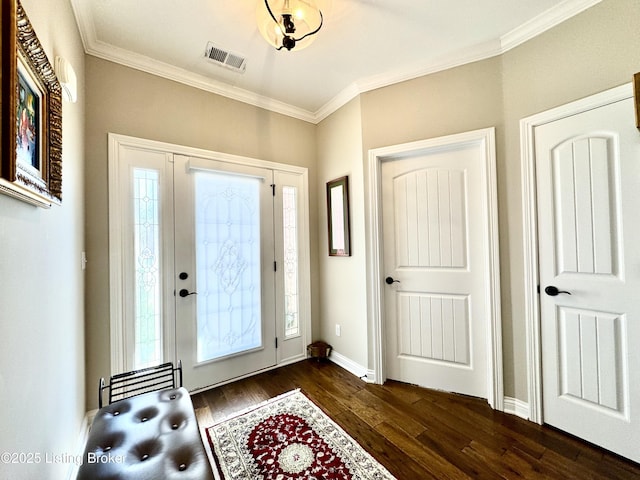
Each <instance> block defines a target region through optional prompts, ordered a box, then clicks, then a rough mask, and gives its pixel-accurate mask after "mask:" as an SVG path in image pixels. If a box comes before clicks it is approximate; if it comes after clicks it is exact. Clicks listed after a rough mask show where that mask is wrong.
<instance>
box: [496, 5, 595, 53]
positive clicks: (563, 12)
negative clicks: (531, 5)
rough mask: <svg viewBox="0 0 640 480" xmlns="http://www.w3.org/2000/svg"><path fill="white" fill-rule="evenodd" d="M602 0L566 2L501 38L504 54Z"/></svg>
mask: <svg viewBox="0 0 640 480" xmlns="http://www.w3.org/2000/svg"><path fill="white" fill-rule="evenodd" d="M601 1H602V0H565V1H564V2H562V3H560V4H558V5H557V6H555V7H553V8H551V9H549V10H547V11H546V12H543V13H541V14H540V15H538V16H537V17H535V18H532V19H531V20H529V21H528V22H525V23H523V24H522V25H520V26H519V27H517V28H514V29H513V30H511V31H510V32H508V33H506V34H504V35H503V36H502V37H500V42H501V44H502V53H505V52H508V51H509V50H511V49H512V48H515V47H517V46H518V45H522V44H523V43H525V42H526V41H528V40H531V39H532V38H534V37H537V36H538V35H540V34H542V33H544V32H546V31H547V30H550V29H552V28H553V27H555V26H557V25H559V24H561V23H562V22H564V21H565V20H569V19H570V18H571V17H574V16H576V15H578V14H579V13H582V12H584V11H585V10H586V9H588V8H591V7H593V6H594V5H597V4H598V3H600V2H601Z"/></svg>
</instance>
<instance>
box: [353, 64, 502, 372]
mask: <svg viewBox="0 0 640 480" xmlns="http://www.w3.org/2000/svg"><path fill="white" fill-rule="evenodd" d="M380 112H383V113H382V114H381V113H380ZM502 112H503V106H502V76H501V61H500V58H499V57H496V58H492V59H488V60H485V61H482V62H475V63H471V64H469V65H464V66H461V67H458V68H454V69H450V70H446V71H443V72H439V73H436V74H433V75H428V76H424V77H420V78H417V79H414V80H411V81H408V82H403V83H400V84H396V85H392V86H390V87H386V88H382V89H379V90H375V91H372V92H369V93H366V94H364V95H362V137H363V147H364V150H363V156H362V158H361V162H363V164H365V165H366V162H367V161H368V154H367V152H368V151H369V150H370V149H372V148H377V147H384V146H389V145H396V144H401V143H406V142H411V141H416V140H424V139H429V138H435V137H439V136H443V135H448V134H453V133H460V132H466V131H470V130H477V129H480V128H486V127H492V126H495V127H496V136H497V139H498V142H500V139H501V138H502V135H503V131H504V129H503V124H502ZM498 168H500V166H498ZM501 180H502V179H501V178H500V175H498V183H499V189H500V190H503V189H504V185H503V182H502V181H501ZM367 181H368V180H367ZM500 213H501V212H500ZM362 275H363V276H364V275H365V272H363V273H362ZM508 293H509V292H508V291H506V292H503V300H504V299H505V297H506V299H507V301H508ZM370 328H371V327H370ZM368 358H369V364H368V365H369V368H373V348H372V346H371V345H370V347H369V357H368Z"/></svg>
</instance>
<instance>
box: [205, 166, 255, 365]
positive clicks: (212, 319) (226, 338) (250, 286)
mask: <svg viewBox="0 0 640 480" xmlns="http://www.w3.org/2000/svg"><path fill="white" fill-rule="evenodd" d="M261 183H262V180H261V179H258V178H254V177H245V176H241V175H233V174H227V173H222V172H198V173H196V174H195V223H196V225H195V227H196V228H195V230H196V231H195V235H196V246H195V250H196V279H197V281H196V291H197V309H196V310H197V361H198V362H206V361H210V360H215V359H218V358H222V357H226V356H228V355H233V354H237V353H240V352H245V351H247V350H252V349H256V348H260V347H261V346H262V321H261V287H260V285H261V263H260V184H261Z"/></svg>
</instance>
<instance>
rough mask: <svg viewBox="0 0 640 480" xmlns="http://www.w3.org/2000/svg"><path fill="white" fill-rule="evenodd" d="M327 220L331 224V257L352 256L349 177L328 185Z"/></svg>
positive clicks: (338, 179)
mask: <svg viewBox="0 0 640 480" xmlns="http://www.w3.org/2000/svg"><path fill="white" fill-rule="evenodd" d="M327 219H328V223H329V255H330V256H334V257H348V256H350V255H351V239H350V224H349V177H341V178H337V179H335V180H332V181H330V182H328V183H327Z"/></svg>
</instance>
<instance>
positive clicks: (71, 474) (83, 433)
mask: <svg viewBox="0 0 640 480" xmlns="http://www.w3.org/2000/svg"><path fill="white" fill-rule="evenodd" d="M96 413H98V411H97V410H91V411H89V412H87V413H86V414H85V416H84V419H83V420H82V425H80V433H79V434H78V439H77V441H76V446H75V458H76V459H78V461H76V462H71V463H70V465H69V471H68V472H67V480H75V479H76V477H77V476H78V470H79V469H80V465H81V464H82V461H83V458H82V457H83V455H84V447H85V445H86V444H87V439H88V438H89V431H90V430H91V424H92V423H93V419H94V417H95V416H96Z"/></svg>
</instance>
